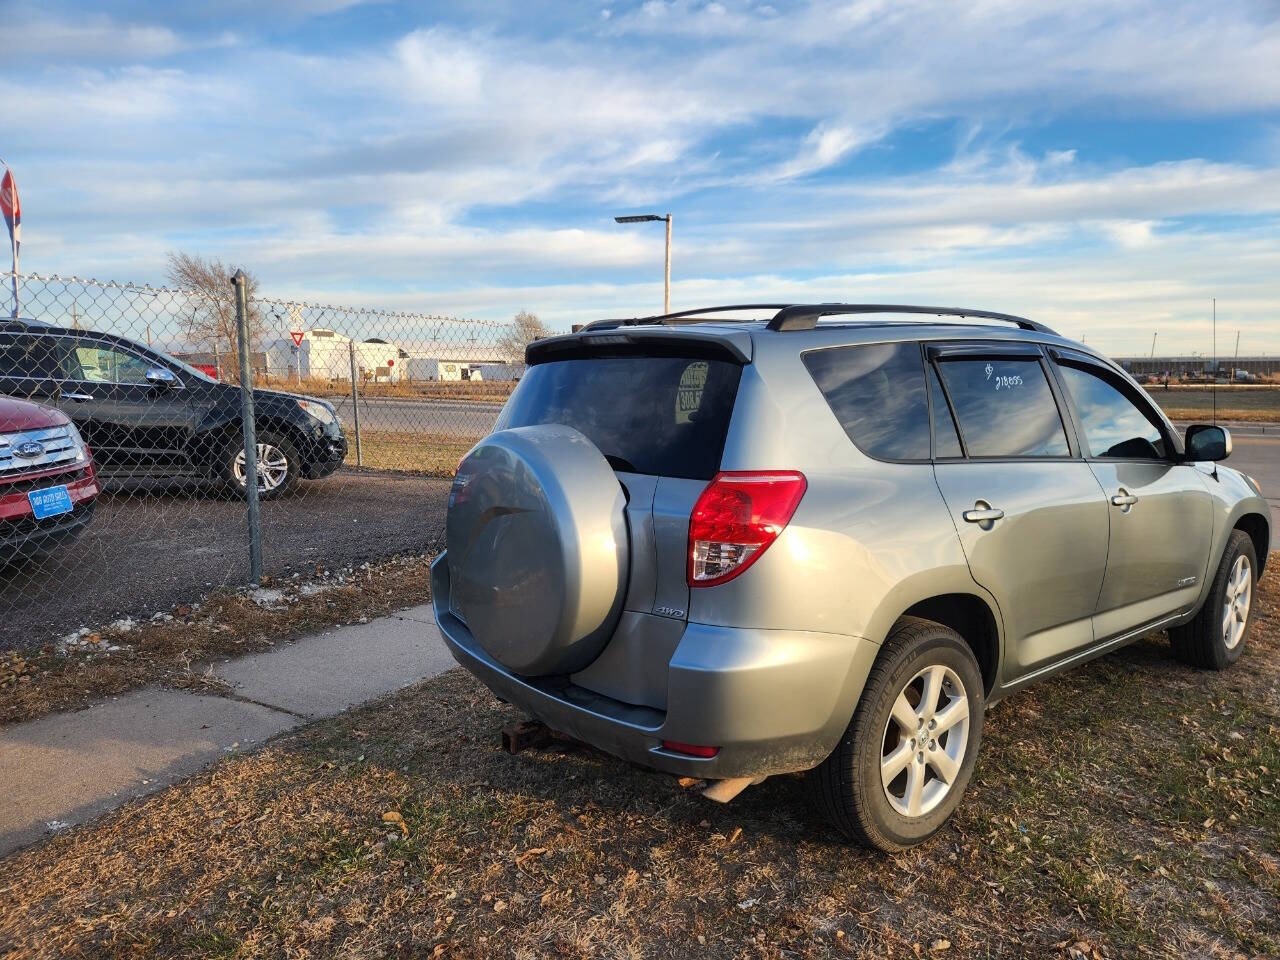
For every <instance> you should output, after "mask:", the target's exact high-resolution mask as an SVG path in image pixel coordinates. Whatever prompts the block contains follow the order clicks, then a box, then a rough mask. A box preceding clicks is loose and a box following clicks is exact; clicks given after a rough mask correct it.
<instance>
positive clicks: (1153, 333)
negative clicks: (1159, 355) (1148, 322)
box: [1151, 330, 1160, 360]
mask: <svg viewBox="0 0 1280 960" xmlns="http://www.w3.org/2000/svg"><path fill="white" fill-rule="evenodd" d="M1158 336H1160V331H1159V330H1153V331H1151V359H1153V360H1154V359H1155V355H1156V337H1158Z"/></svg>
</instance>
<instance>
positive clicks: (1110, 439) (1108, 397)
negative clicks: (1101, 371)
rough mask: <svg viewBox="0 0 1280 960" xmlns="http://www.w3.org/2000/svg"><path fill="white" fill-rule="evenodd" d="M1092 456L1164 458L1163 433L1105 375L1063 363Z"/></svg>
mask: <svg viewBox="0 0 1280 960" xmlns="http://www.w3.org/2000/svg"><path fill="white" fill-rule="evenodd" d="M1058 369H1059V370H1060V371H1061V372H1062V379H1063V380H1064V381H1065V382H1066V385H1067V390H1068V391H1069V392H1070V393H1071V399H1072V400H1073V401H1074V402H1075V405H1076V411H1077V412H1078V413H1079V414H1080V419H1081V421H1082V423H1081V426H1082V427H1083V429H1084V435H1085V445H1086V446H1087V447H1088V448H1089V455H1090V456H1093V457H1123V458H1125V459H1126V460H1163V459H1164V458H1165V455H1166V453H1167V451H1166V449H1165V440H1164V436H1163V435H1162V434H1161V433H1160V430H1159V429H1158V428H1157V427H1156V425H1155V424H1154V423H1152V422H1151V420H1150V419H1149V418H1148V417H1147V415H1146V414H1145V413H1143V412H1142V411H1141V410H1140V409H1139V408H1138V406H1137V405H1136V404H1135V403H1134V402H1133V401H1132V400H1130V399H1129V398H1128V397H1126V396H1125V395H1124V394H1123V393H1121V392H1120V390H1119V389H1117V388H1116V387H1115V386H1113V385H1112V384H1111V383H1108V382H1107V380H1105V379H1104V378H1103V377H1101V376H1098V375H1097V374H1095V373H1092V372H1090V371H1088V370H1082V369H1080V368H1079V367H1069V366H1065V365H1060V366H1059V367H1058Z"/></svg>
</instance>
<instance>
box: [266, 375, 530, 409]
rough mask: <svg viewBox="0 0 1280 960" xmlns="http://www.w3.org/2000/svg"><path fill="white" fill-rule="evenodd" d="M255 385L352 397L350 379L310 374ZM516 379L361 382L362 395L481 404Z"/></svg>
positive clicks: (507, 391)
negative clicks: (310, 375) (331, 378)
mask: <svg viewBox="0 0 1280 960" xmlns="http://www.w3.org/2000/svg"><path fill="white" fill-rule="evenodd" d="M255 385H256V386H259V387H266V388H269V389H272V390H286V391H288V392H289V393H305V394H307V395H308V396H312V397H329V398H342V399H348V398H350V396H351V381H350V380H328V379H324V378H322V377H308V378H306V379H304V380H301V381H299V380H294V379H291V378H288V377H284V378H282V377H260V378H259V379H258V380H257V381H255ZM515 386H516V385H515V382H514V381H502V380H494V381H484V380H456V381H448V380H431V381H418V382H413V383H403V382H400V383H378V382H374V381H365V382H362V383H361V384H360V387H359V391H360V396H361V398H379V397H382V398H391V399H402V400H406V399H412V400H423V399H430V400H469V401H478V402H481V403H503V402H505V401H506V399H507V397H509V396H511V391H512V390H514V389H515Z"/></svg>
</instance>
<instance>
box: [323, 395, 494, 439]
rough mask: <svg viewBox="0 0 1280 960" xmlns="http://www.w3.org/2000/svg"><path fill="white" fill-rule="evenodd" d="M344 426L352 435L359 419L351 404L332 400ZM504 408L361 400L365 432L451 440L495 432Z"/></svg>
mask: <svg viewBox="0 0 1280 960" xmlns="http://www.w3.org/2000/svg"><path fill="white" fill-rule="evenodd" d="M329 402H330V403H332V404H333V405H334V408H335V409H336V410H337V411H338V417H339V419H341V420H342V426H343V428H344V429H345V430H346V431H347V433H348V435H351V432H352V430H354V429H355V427H354V425H355V418H354V416H353V415H352V412H351V400H350V398H348V399H346V400H332V399H331V400H330V401H329ZM501 409H502V405H501V404H496V403H470V402H463V401H458V400H371V399H368V398H365V397H362V398H361V399H360V429H361V430H397V431H401V432H405V433H439V434H444V435H445V436H450V437H483V436H484V435H485V434H487V433H489V432H490V430H492V429H493V423H494V421H495V420H497V419H498V411H500V410H501Z"/></svg>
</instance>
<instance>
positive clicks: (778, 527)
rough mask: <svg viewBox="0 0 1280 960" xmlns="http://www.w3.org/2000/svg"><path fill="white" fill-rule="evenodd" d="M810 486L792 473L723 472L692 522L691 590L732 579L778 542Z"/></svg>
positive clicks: (700, 499)
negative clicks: (774, 542)
mask: <svg viewBox="0 0 1280 960" xmlns="http://www.w3.org/2000/svg"><path fill="white" fill-rule="evenodd" d="M806 487H807V483H806V482H805V479H804V474H802V473H797V472H795V471H790V470H750V471H730V472H722V473H718V474H716V476H715V479H713V480H712V481H711V483H710V484H708V485H707V488H706V489H705V490H703V491H702V495H701V496H699V497H698V502H697V503H695V504H694V505H693V515H692V516H691V517H690V518H689V570H688V582H689V586H691V587H710V586H714V585H715V584H718V583H724V582H725V581H727V580H732V579H733V578H734V577H736V576H737V575H738V574H740V573H742V571H744V570H746V569H747V567H749V566H751V564H753V563H755V561H756V558H757V557H759V556H760V554H762V553H764V552H765V550H767V549H768V547H769V544H771V543H773V541H774V540H776V539H778V534H780V533H781V532H782V530H783V528H784V527H786V525H787V524H788V523H789V522H790V520H791V515H792V514H794V513H795V512H796V507H797V506H798V505H799V504H800V498H801V497H803V496H804V491H805V489H806Z"/></svg>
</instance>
